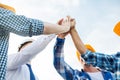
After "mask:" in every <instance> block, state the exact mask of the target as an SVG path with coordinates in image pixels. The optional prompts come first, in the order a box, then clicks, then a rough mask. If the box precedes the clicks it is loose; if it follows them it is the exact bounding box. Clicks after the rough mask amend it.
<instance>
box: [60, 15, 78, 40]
mask: <svg viewBox="0 0 120 80" xmlns="http://www.w3.org/2000/svg"><path fill="white" fill-rule="evenodd" d="M67 18H68V20H70V30H71V29H74V28H75V24H76V21H75V19H74V18H71V17H70V16H67ZM62 23H64V19H61V20H59V21H58V24H59V25H62ZM70 30H69V31H68V32H65V33H61V34H58V37H59V38H62V39H64V38H65V37H66V36H67V35H68V34H69V33H70Z"/></svg>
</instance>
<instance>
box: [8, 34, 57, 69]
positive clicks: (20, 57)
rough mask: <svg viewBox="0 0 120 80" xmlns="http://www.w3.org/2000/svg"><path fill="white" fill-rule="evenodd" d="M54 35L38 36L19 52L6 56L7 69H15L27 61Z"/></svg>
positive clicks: (43, 47)
mask: <svg viewBox="0 0 120 80" xmlns="http://www.w3.org/2000/svg"><path fill="white" fill-rule="evenodd" d="M54 37H55V35H54V34H52V35H49V36H43V37H39V38H38V39H37V40H35V41H34V42H32V43H31V44H30V45H28V46H26V47H25V48H24V49H22V50H21V51H20V52H18V53H16V54H11V55H9V56H8V64H7V67H8V69H16V68H17V67H20V66H21V65H23V64H26V63H27V62H29V61H30V60H31V59H32V58H33V57H34V56H35V55H37V54H38V53H40V52H41V51H42V50H43V49H45V47H46V46H47V45H48V43H49V42H50V41H51V40H52V39H53V38H54Z"/></svg>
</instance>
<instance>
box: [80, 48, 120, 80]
mask: <svg viewBox="0 0 120 80" xmlns="http://www.w3.org/2000/svg"><path fill="white" fill-rule="evenodd" d="M82 58H84V60H85V61H86V63H88V64H92V65H93V66H98V67H100V68H101V69H105V70H107V71H111V72H113V73H114V74H115V78H116V80H120V52H118V53H116V54H114V55H107V54H103V53H98V52H95V53H93V52H91V51H89V50H88V51H87V52H86V53H85V54H83V55H82Z"/></svg>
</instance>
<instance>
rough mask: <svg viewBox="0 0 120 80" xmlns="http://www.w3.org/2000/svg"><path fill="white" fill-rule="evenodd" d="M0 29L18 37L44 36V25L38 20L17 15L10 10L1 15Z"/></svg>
mask: <svg viewBox="0 0 120 80" xmlns="http://www.w3.org/2000/svg"><path fill="white" fill-rule="evenodd" d="M1 10H2V9H0V11H1ZM0 28H1V29H3V30H5V31H8V32H12V33H15V34H18V35H22V36H32V35H40V34H42V33H43V30H44V25H43V22H42V21H40V20H38V19H32V18H27V17H25V16H23V15H16V14H14V13H12V12H10V11H8V10H3V11H2V13H0Z"/></svg>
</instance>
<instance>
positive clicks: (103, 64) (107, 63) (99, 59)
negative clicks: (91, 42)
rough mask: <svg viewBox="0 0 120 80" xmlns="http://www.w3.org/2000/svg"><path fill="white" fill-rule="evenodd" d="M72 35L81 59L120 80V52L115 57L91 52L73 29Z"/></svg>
mask: <svg viewBox="0 0 120 80" xmlns="http://www.w3.org/2000/svg"><path fill="white" fill-rule="evenodd" d="M74 26H75V25H74ZM70 34H71V37H72V39H73V42H74V44H75V46H76V48H77V50H78V51H79V52H80V53H81V57H82V58H83V59H84V60H85V62H86V63H87V64H92V65H93V66H94V67H95V66H97V67H99V68H101V69H104V70H107V71H110V72H112V73H113V74H114V75H115V80H120V52H117V53H116V54H113V55H108V54H105V53H99V52H91V51H90V50H88V49H87V48H86V47H85V46H84V43H83V42H82V40H81V39H80V37H79V35H78V33H77V31H76V29H75V28H72V29H71V33H70Z"/></svg>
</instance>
